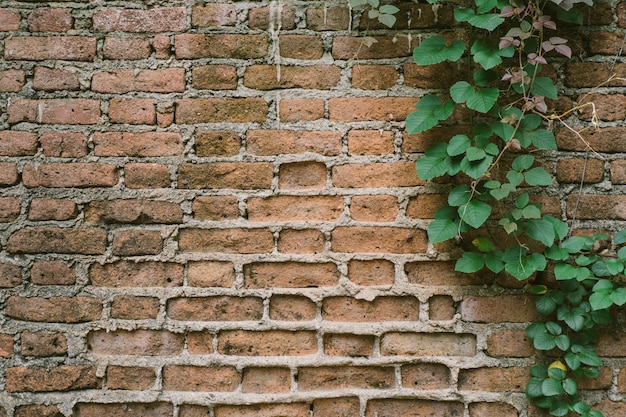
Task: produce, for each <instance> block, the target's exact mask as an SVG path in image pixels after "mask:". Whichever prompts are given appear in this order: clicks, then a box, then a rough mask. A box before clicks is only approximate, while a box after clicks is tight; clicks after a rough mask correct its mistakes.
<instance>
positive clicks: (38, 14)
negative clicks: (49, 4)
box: [26, 8, 74, 32]
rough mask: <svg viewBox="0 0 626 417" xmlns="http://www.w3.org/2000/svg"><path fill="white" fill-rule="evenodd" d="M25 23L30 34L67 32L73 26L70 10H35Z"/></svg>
mask: <svg viewBox="0 0 626 417" xmlns="http://www.w3.org/2000/svg"><path fill="white" fill-rule="evenodd" d="M26 22H27V23H28V30H29V31H30V32H67V31H68V30H70V29H72V27H73V26H74V18H73V17H72V13H71V9H53V8H42V9H36V10H34V11H33V12H32V13H30V14H29V15H28V18H27V19H26Z"/></svg>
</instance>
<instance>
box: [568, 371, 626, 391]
mask: <svg viewBox="0 0 626 417" xmlns="http://www.w3.org/2000/svg"><path fill="white" fill-rule="evenodd" d="M576 382H577V383H578V389H580V390H608V389H610V388H611V385H612V384H613V369H611V368H607V367H601V368H600V376H598V377H597V378H590V377H582V378H580V379H578V380H577V381H576ZM618 383H619V382H618Z"/></svg>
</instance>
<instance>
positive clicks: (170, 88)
mask: <svg viewBox="0 0 626 417" xmlns="http://www.w3.org/2000/svg"><path fill="white" fill-rule="evenodd" d="M91 89H92V90H93V91H96V92H98V93H128V92H131V91H145V92H149V93H175V92H183V91H185V69H184V68H164V69H155V70H150V69H142V70H126V69H120V70H109V71H100V72H96V73H95V74H94V75H93V77H92V79H91Z"/></svg>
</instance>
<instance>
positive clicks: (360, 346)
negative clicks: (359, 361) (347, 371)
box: [324, 333, 374, 357]
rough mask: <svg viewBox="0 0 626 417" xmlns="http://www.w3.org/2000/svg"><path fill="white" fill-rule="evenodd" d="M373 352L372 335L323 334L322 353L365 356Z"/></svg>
mask: <svg viewBox="0 0 626 417" xmlns="http://www.w3.org/2000/svg"><path fill="white" fill-rule="evenodd" d="M373 352H374V336H370V335H360V334H349V333H345V334H339V333H332V334H325V335H324V354H325V355H330V356H351V357H361V356H362V357H366V356H371V355H372V353H373Z"/></svg>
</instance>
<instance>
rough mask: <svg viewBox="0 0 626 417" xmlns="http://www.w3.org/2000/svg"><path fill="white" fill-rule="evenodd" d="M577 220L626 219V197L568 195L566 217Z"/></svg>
mask: <svg viewBox="0 0 626 417" xmlns="http://www.w3.org/2000/svg"><path fill="white" fill-rule="evenodd" d="M574 213H576V214H575V215H576V218H577V219H595V220H597V219H615V220H625V219H626V196H624V195H606V194H582V195H578V194H575V195H570V196H569V197H568V199H567V215H568V217H569V218H572V217H573V216H574Z"/></svg>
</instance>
